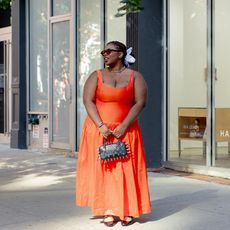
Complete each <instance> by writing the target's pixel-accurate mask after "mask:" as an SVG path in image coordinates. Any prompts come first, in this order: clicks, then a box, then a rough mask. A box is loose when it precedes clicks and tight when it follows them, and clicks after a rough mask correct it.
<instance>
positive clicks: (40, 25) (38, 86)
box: [29, 0, 48, 112]
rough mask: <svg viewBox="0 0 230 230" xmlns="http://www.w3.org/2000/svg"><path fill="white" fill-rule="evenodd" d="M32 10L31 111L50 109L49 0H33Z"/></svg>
mask: <svg viewBox="0 0 230 230" xmlns="http://www.w3.org/2000/svg"><path fill="white" fill-rule="evenodd" d="M29 4H30V5H29V7H30V12H33V13H31V14H30V21H29V27H30V39H29V42H30V54H29V56H30V111H36V112H47V111H48V64H47V63H48V53H47V50H48V30H47V27H48V20H47V0H40V1H37V0H31V1H30V2H29Z"/></svg>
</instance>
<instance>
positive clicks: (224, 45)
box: [214, 0, 230, 168]
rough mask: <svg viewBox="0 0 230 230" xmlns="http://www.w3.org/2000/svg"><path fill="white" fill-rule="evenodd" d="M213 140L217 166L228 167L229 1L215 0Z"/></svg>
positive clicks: (229, 150)
mask: <svg viewBox="0 0 230 230" xmlns="http://www.w3.org/2000/svg"><path fill="white" fill-rule="evenodd" d="M214 9H215V16H214V22H215V26H214V32H215V33H214V35H215V36H214V37H215V45H214V46H215V57H214V59H215V61H214V63H215V76H214V78H215V107H216V108H215V118H216V119H215V122H216V123H215V130H216V136H215V139H216V140H215V142H216V161H215V166H217V167H228V168H229V167H230V90H229V85H230V77H229V75H230V66H229V59H230V43H229V40H230V24H229V21H230V14H229V11H230V1H229V0H218V1H215V7H214Z"/></svg>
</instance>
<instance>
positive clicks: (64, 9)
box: [52, 0, 71, 16]
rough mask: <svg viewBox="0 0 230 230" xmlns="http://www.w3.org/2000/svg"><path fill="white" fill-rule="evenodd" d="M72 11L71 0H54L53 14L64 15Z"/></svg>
mask: <svg viewBox="0 0 230 230" xmlns="http://www.w3.org/2000/svg"><path fill="white" fill-rule="evenodd" d="M69 13H71V0H53V1H52V15H53V16H57V15H63V14H69Z"/></svg>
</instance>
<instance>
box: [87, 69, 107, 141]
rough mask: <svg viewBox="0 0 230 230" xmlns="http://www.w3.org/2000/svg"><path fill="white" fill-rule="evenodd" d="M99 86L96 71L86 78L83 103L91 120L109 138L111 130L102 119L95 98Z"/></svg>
mask: <svg viewBox="0 0 230 230" xmlns="http://www.w3.org/2000/svg"><path fill="white" fill-rule="evenodd" d="M96 88H97V72H96V71H94V72H93V73H92V74H91V75H90V76H89V77H88V79H87V80H86V82H85V85H84V91H83V103H84V105H85V108H86V111H87V113H88V115H89V117H90V118H91V120H92V121H93V122H94V123H95V125H96V126H97V127H98V128H99V130H100V132H101V133H102V135H103V136H104V137H105V138H107V137H108V135H110V134H111V131H110V130H109V129H108V127H107V126H106V125H105V124H103V121H102V120H101V118H100V116H99V114H98V111H97V107H96V104H95V103H96V100H95V92H96Z"/></svg>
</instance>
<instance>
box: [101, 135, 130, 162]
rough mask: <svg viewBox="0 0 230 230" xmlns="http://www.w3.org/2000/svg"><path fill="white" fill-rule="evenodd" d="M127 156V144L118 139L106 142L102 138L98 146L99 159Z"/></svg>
mask: <svg viewBox="0 0 230 230" xmlns="http://www.w3.org/2000/svg"><path fill="white" fill-rule="evenodd" d="M127 156H128V145H127V144H126V143H125V142H123V141H120V139H118V141H117V142H113V143H107V142H106V141H105V139H104V141H103V144H102V145H101V146H100V147H99V159H101V160H114V159H119V158H124V157H127Z"/></svg>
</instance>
